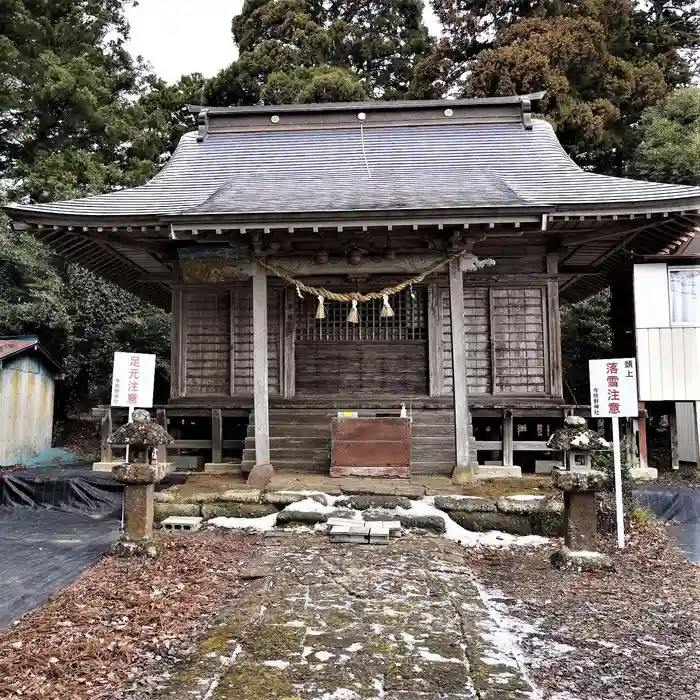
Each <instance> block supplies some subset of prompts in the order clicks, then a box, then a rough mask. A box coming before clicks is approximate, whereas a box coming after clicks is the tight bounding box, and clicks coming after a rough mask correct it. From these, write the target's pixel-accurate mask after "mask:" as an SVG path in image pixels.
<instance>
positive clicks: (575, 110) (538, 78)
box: [413, 0, 700, 174]
mask: <svg viewBox="0 0 700 700" xmlns="http://www.w3.org/2000/svg"><path fill="white" fill-rule="evenodd" d="M434 5H435V10H436V13H437V15H438V17H439V19H440V20H441V22H442V25H443V30H444V32H443V37H442V38H441V40H440V42H439V45H438V46H437V48H436V50H435V51H434V52H433V54H431V56H429V57H428V58H427V59H425V60H424V61H423V62H422V63H421V64H420V65H419V66H418V68H417V70H416V73H415V74H414V81H413V91H414V93H415V94H416V95H419V96H421V97H438V96H441V95H445V94H452V95H468V96H471V95H475V96H487V95H512V94H518V93H526V92H532V91H537V90H546V91H547V96H546V98H545V100H544V102H543V103H542V108H543V110H544V113H545V115H546V116H547V117H548V118H549V119H550V120H551V121H552V123H553V124H554V126H555V127H556V129H557V133H558V136H559V138H560V140H561V141H562V143H563V145H564V147H565V148H566V149H567V151H568V152H569V153H570V154H571V155H572V157H573V158H574V159H575V160H576V161H577V162H578V163H579V164H580V165H582V166H583V167H587V168H591V169H595V170H597V171H599V172H605V173H610V174H621V173H623V172H624V170H625V167H626V163H627V162H628V161H629V159H630V158H631V155H632V153H633V152H634V149H635V147H636V140H635V136H636V132H635V130H634V129H633V128H632V127H633V126H634V125H635V124H636V123H637V122H638V120H639V118H640V116H641V114H642V112H643V111H644V109H645V108H647V107H649V106H650V105H653V104H654V103H656V102H657V101H658V100H659V99H661V98H663V97H664V96H665V95H666V94H667V93H668V92H669V90H671V89H673V88H674V87H676V86H678V85H684V84H686V83H687V82H688V81H689V80H690V77H691V75H692V73H693V66H694V55H695V52H696V50H697V48H698V45H699V41H700V31H699V30H700V13H699V10H698V7H697V6H696V5H695V4H694V3H690V2H682V1H681V0H659V2H655V3H651V4H647V5H639V4H636V3H633V2H632V1H631V0H614V1H613V2H609V1H605V0H573V1H570V0H569V1H561V0H550V1H546V2H518V1H512V0H511V1H507V2H506V1H504V2H501V1H496V2H492V1H491V0H489V1H488V2H484V1H483V0H435V3H434Z"/></svg>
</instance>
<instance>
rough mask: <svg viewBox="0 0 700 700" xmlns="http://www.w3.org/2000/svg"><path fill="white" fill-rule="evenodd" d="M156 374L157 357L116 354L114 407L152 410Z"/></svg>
mask: <svg viewBox="0 0 700 700" xmlns="http://www.w3.org/2000/svg"><path fill="white" fill-rule="evenodd" d="M155 373H156V356H155V355H143V354H141V353H132V352H115V353H114V372H113V374H112V402H111V404H112V406H121V407H126V408H137V407H138V408H151V407H152V406H153V380H154V377H155Z"/></svg>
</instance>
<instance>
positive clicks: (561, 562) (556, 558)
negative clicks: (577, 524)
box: [549, 547, 615, 571]
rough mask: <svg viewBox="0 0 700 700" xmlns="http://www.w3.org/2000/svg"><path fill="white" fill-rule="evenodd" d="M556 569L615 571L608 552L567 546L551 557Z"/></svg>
mask: <svg viewBox="0 0 700 700" xmlns="http://www.w3.org/2000/svg"><path fill="white" fill-rule="evenodd" d="M549 560H550V562H551V564H552V566H553V567H554V568H555V569H560V570H562V571H614V570H615V567H614V565H613V562H612V559H610V557H609V556H607V555H606V554H601V553H600V552H593V551H575V550H571V549H567V548H566V547H564V548H562V549H559V550H557V551H556V552H554V553H553V554H552V556H551V557H550V559H549Z"/></svg>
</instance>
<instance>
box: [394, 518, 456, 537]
mask: <svg viewBox="0 0 700 700" xmlns="http://www.w3.org/2000/svg"><path fill="white" fill-rule="evenodd" d="M399 522H400V523H401V525H403V527H405V528H408V529H412V528H416V529H419V530H429V531H430V532H436V533H438V534H441V533H443V532H445V531H446V530H447V526H446V525H445V519H444V518H441V517H440V516H439V515H400V516H399Z"/></svg>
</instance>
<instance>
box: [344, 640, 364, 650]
mask: <svg viewBox="0 0 700 700" xmlns="http://www.w3.org/2000/svg"><path fill="white" fill-rule="evenodd" d="M363 646H364V645H363V644H360V642H355V643H354V644H351V645H350V646H349V647H348V648H347V649H346V650H345V651H351V652H356V651H360V649H362V647H363Z"/></svg>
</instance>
